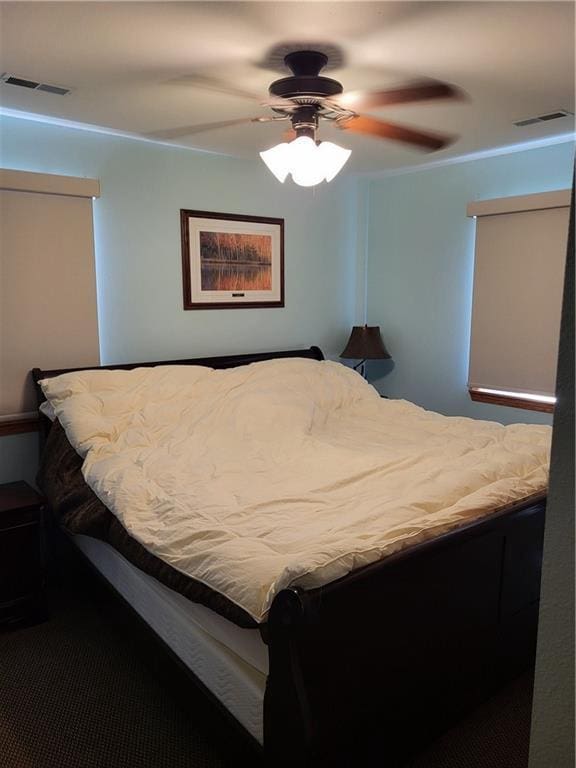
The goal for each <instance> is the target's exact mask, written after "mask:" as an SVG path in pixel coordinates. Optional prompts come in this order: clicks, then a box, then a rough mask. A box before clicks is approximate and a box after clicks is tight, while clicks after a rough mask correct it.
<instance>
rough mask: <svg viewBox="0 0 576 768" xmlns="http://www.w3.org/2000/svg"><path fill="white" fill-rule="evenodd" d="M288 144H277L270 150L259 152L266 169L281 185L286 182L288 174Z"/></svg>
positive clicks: (289, 163)
mask: <svg viewBox="0 0 576 768" xmlns="http://www.w3.org/2000/svg"><path fill="white" fill-rule="evenodd" d="M289 146H290V145H289V144H287V143H286V142H284V143H283V144H277V145H276V146H275V147H272V149H267V150H266V151H265V152H260V157H261V158H262V160H263V161H264V162H265V163H266V165H267V166H268V169H269V170H270V171H271V172H272V173H273V174H274V176H276V178H277V179H278V181H279V182H280V183H282V184H284V182H285V181H286V176H288V174H289V173H290V168H291V157H290V150H289Z"/></svg>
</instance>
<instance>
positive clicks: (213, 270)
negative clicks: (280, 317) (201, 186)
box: [180, 208, 284, 310]
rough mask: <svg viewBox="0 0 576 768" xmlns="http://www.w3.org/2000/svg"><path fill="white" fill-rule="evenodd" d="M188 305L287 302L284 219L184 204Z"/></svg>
mask: <svg viewBox="0 0 576 768" xmlns="http://www.w3.org/2000/svg"><path fill="white" fill-rule="evenodd" d="M180 230H181V237H182V283H183V290H184V309H185V310H187V309H255V308H260V307H283V306H284V219H275V218H270V217H267V216H244V215H239V214H232V213H212V212H208V211H192V210H188V209H185V208H183V209H181V210H180Z"/></svg>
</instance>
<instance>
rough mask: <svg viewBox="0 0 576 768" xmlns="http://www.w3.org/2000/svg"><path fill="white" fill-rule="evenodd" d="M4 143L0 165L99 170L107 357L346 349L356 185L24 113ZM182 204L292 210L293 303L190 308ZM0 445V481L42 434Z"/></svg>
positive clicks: (26, 458)
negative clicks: (309, 184) (294, 178)
mask: <svg viewBox="0 0 576 768" xmlns="http://www.w3.org/2000/svg"><path fill="white" fill-rule="evenodd" d="M0 140H1V144H0V153H1V157H0V160H1V165H2V166H3V167H8V168H15V169H20V170H31V171H38V172H44V173H57V174H65V175H71V176H88V177H94V178H98V179H100V182H101V191H102V196H101V198H100V199H99V200H96V201H95V202H94V222H95V243H96V262H97V282H98V305H99V322H100V343H101V352H102V361H103V362H106V363H114V362H128V361H144V360H154V359H176V358H178V357H195V356H202V355H209V354H213V355H219V354H227V353H232V352H240V351H241V352H250V351H262V350H274V349H287V348H295V347H308V346H310V345H311V344H318V345H319V346H320V347H321V348H322V349H323V350H324V352H325V354H326V355H328V356H337V354H338V353H339V352H340V351H341V349H342V348H343V346H344V343H345V341H346V338H347V336H348V333H349V330H350V327H351V324H352V321H353V319H354V318H353V316H354V304H355V289H354V285H355V258H354V254H353V253H351V251H350V249H354V248H355V247H356V234H355V211H354V210H353V209H350V207H349V206H348V197H349V195H350V193H351V190H353V188H355V183H354V182H350V181H346V180H345V179H340V180H336V181H335V182H333V183H331V184H330V185H327V184H324V185H322V186H319V187H317V188H312V189H305V188H302V187H296V186H295V185H294V184H292V183H291V182H286V184H285V185H281V184H279V183H278V181H277V180H276V179H275V178H274V177H273V176H272V175H271V174H270V172H269V171H268V170H267V169H266V168H265V166H264V165H263V163H261V162H260V160H259V159H257V160H250V161H247V160H246V161H243V160H238V159H233V158H229V157H225V156H220V155H212V154H207V153H197V152H193V151H189V150H184V149H179V148H175V147H167V146H162V145H158V144H152V143H149V142H140V141H134V140H130V139H127V138H121V137H117V136H111V135H107V134H103V133H96V132H88V131H83V130H77V129H71V128H63V127H59V126H55V125H49V124H44V123H37V122H32V121H28V120H22V119H18V118H9V117H2V119H1V122H0ZM181 208H191V209H198V210H205V211H222V212H227V213H242V214H254V215H262V216H274V217H282V218H284V219H285V291H286V306H285V308H283V309H243V310H210V311H186V312H185V311H184V310H183V309H182V276H181V251H180V222H179V211H180V209H181ZM54 300H55V301H57V296H55V297H54ZM39 330H41V329H39ZM0 448H1V450H2V454H0V456H1V465H0V482H2V481H8V480H11V479H20V478H23V477H29V476H30V474H31V470H30V467H31V462H32V461H33V459H35V456H36V439H35V436H33V435H20V436H17V437H16V438H11V439H9V440H6V441H4V440H2V441H0ZM32 474H33V471H32Z"/></svg>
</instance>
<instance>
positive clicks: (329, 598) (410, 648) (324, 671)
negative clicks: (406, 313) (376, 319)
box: [33, 347, 545, 768]
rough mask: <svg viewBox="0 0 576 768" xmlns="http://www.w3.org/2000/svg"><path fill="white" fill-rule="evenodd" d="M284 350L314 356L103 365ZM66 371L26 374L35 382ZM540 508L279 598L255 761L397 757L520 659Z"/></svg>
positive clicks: (305, 763)
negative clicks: (262, 759)
mask: <svg viewBox="0 0 576 768" xmlns="http://www.w3.org/2000/svg"><path fill="white" fill-rule="evenodd" d="M281 357H303V358H309V359H312V360H322V359H323V355H322V352H321V351H320V349H318V348H317V347H311V348H310V349H307V350H294V351H283V352H273V353H269V354H267V353H265V354H252V355H237V356H228V357H213V358H200V359H192V360H178V361H169V362H164V361H163V362H157V363H143V364H130V365H118V366H104V367H105V368H108V369H132V368H136V367H148V366H154V365H167V364H178V365H204V366H209V367H212V368H232V367H236V366H243V365H248V364H250V363H254V362H259V361H263V360H272V359H277V358H281ZM71 370H78V369H66V370H52V371H46V370H40V369H34V371H33V378H34V381H35V382H36V383H37V382H38V381H39V380H41V379H44V378H49V377H53V376H57V375H60V374H62V373H65V372H68V371H71ZM37 392H38V400H39V404H41V403H42V402H43V400H44V396H43V394H42V391H41V389H40V387H39V386H38V387H37ZM42 424H43V430H44V432H47V431H48V430H49V429H50V428H51V424H50V422H49V421H48V420H47V419H46V418H45V417H42ZM544 513H545V499H544V498H542V499H537V500H534V499H533V500H532V501H531V502H530V503H520V504H516V505H513V506H510V507H509V508H507V509H501V510H499V511H498V512H497V513H495V514H492V515H490V516H488V517H487V518H484V519H482V520H481V521H479V522H474V523H472V524H469V525H466V526H465V527H462V528H460V529H458V530H457V531H453V532H451V533H448V534H445V535H442V536H439V537H437V538H434V539H432V540H429V541H427V542H425V543H423V544H420V545H416V546H413V547H411V548H409V549H407V550H404V551H402V552H399V553H397V554H394V555H391V556H389V557H387V558H385V559H383V560H381V561H378V562H376V563H373V564H371V565H368V566H366V567H364V568H362V569H359V570H356V571H353V572H352V573H350V574H348V575H347V576H345V577H343V578H340V579H338V580H336V581H333V582H331V583H329V584H327V585H325V586H323V587H320V588H315V589H310V590H305V589H301V588H289V589H284V590H282V591H281V592H279V593H278V594H277V595H276V597H275V599H274V601H273V603H272V607H271V609H270V612H269V615H268V621H267V623H266V625H265V627H264V628H263V631H262V636H263V639H264V641H265V643H266V645H267V649H268V657H269V667H268V675H267V679H266V685H265V694H264V702H263V747H262V746H261V745H260V744H259V743H258V742H257V741H256V740H255V739H254V738H253V736H251V735H250V734H248V733H247V734H246V738H247V740H248V741H249V742H250V743H251V744H252V745H253V747H254V761H255V763H256V762H257V760H258V759H259V757H260V758H262V757H263V758H264V760H265V762H266V764H267V765H270V766H279V768H282V767H283V766H297V767H300V766H302V768H304V767H312V766H337V765H341V766H364V765H366V766H371V765H374V766H395V765H401V764H402V760H403V759H405V758H406V757H408V756H409V755H410V754H412V753H413V752H414V751H415V750H417V749H418V748H419V747H420V746H422V745H423V744H425V743H426V742H427V741H429V740H430V739H431V738H433V737H434V736H436V735H438V734H439V733H441V732H442V731H443V730H444V729H446V728H447V727H449V725H450V724H451V723H453V722H454V721H456V720H457V719H458V718H459V717H461V716H462V715H463V714H464V713H465V712H466V711H467V710H469V709H470V708H471V707H473V706H474V705H476V704H478V703H479V702H480V701H482V700H483V699H484V698H485V697H486V696H488V695H489V694H490V693H491V692H493V691H494V690H495V689H497V688H498V687H499V686H501V685H503V684H504V683H505V682H506V681H508V680H510V679H512V678H513V677H515V676H516V675H518V674H519V673H520V672H521V671H522V670H524V669H526V668H527V667H529V666H530V664H531V663H532V661H533V656H534V651H535V642H536V630H537V620H538V598H539V588H540V567H541V558H542V539H543V528H544ZM188 672H189V674H190V676H191V678H192V679H193V680H194V679H195V675H196V672H195V670H194V668H190V667H189V666H188ZM199 685H200V687H201V688H203V687H204V686H203V685H202V683H201V682H199ZM212 698H214V697H212ZM218 706H223V705H222V704H220V702H218Z"/></svg>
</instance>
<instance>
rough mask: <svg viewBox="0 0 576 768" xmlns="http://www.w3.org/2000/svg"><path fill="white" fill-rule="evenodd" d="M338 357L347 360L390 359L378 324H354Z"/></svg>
mask: <svg viewBox="0 0 576 768" xmlns="http://www.w3.org/2000/svg"><path fill="white" fill-rule="evenodd" d="M340 357H343V358H346V359H349V360H390V359H391V357H390V354H389V352H388V350H387V349H386V347H385V346H384V341H383V340H382V336H381V335H380V326H378V325H373V326H368V325H355V326H354V328H352V333H351V334H350V338H349V339H348V344H346V349H344V351H343V352H342V353H341V354H340Z"/></svg>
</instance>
